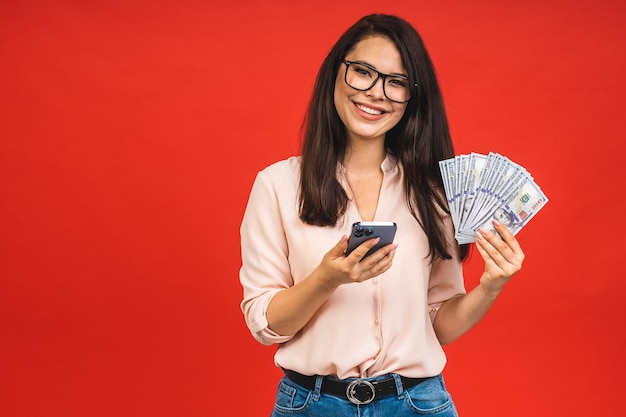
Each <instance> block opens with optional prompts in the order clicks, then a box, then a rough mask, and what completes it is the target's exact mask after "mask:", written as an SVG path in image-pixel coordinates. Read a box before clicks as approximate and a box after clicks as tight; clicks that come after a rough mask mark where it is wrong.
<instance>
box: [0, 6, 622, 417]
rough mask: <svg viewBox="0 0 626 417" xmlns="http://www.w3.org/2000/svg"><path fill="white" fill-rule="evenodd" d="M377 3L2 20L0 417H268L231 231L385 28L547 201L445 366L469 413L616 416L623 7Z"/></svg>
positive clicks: (465, 133) (79, 11)
mask: <svg viewBox="0 0 626 417" xmlns="http://www.w3.org/2000/svg"><path fill="white" fill-rule="evenodd" d="M383 3H384V2H380V1H370V0H362V1H345V2H338V1H329V0H318V1H315V2H302V3H300V2H290V1H286V0H285V1H279V0H266V1H263V2H256V1H237V0H233V1H228V2H219V3H218V2H207V1H172V0H162V1H134V2H128V4H127V2H124V1H121V0H120V1H114V0H111V1H103V0H92V1H87V2H83V1H70V0H67V1H58V0H57V1H37V0H31V1H27V0H26V1H17V0H14V1H9V0H5V1H3V2H2V4H1V5H0V137H1V147H0V152H1V153H0V158H1V160H0V196H1V197H0V199H1V200H0V219H2V231H1V232H0V251H1V252H0V253H1V255H0V256H1V258H0V259H1V268H0V271H1V272H0V273H1V277H0V280H1V285H0V415H2V416H7V417H18V416H44V415H45V416H90V417H97V416H190V417H191V416H215V415H269V413H270V410H271V407H272V404H273V395H274V390H275V386H276V381H277V379H278V377H279V376H280V372H279V371H278V370H277V369H276V368H275V367H274V366H273V362H272V355H273V351H274V348H273V347H269V348H268V347H263V346H261V345H259V344H257V343H256V342H255V341H254V340H253V339H252V337H251V336H250V334H249V333H248V330H247V329H246V327H245V325H244V322H243V318H242V315H241V313H240V311H239V301H240V297H241V290H240V287H239V283H238V269H239V265H240V258H239V241H238V238H239V236H238V228H239V223H240V220H241V216H242V214H243V210H244V207H245V204H246V200H247V196H248V192H249V190H250V186H251V184H252V181H253V179H254V176H255V174H256V172H257V171H258V170H260V169H261V168H263V167H264V166H266V165H268V164H269V163H271V162H274V161H276V160H279V159H283V158H285V157H288V156H290V155H292V154H295V153H297V152H298V143H299V142H298V130H299V126H300V123H301V120H302V116H303V113H304V109H305V106H306V104H307V101H308V97H309V93H310V90H311V87H312V83H313V79H314V76H315V74H316V72H317V69H318V67H319V64H320V63H321V60H322V59H323V57H324V55H325V53H326V52H327V51H328V50H329V48H330V47H331V45H332V44H333V43H334V42H335V40H336V39H337V38H338V36H339V35H340V34H341V33H342V32H343V30H345V29H346V28H347V27H348V26H349V25H350V24H352V23H353V22H354V21H355V20H356V19H357V18H358V17H360V16H362V15H364V14H367V13H371V12H388V13H395V14H399V15H401V16H403V17H405V18H406V19H408V20H409V21H411V22H412V23H413V24H415V25H416V27H417V28H418V30H419V31H420V32H421V34H422V35H423V37H424V40H425V42H426V44H427V46H428V48H429V50H430V52H431V55H432V57H433V60H434V62H435V65H436V68H437V71H438V73H439V76H440V81H441V84H442V89H443V92H444V96H445V100H446V103H447V108H448V113H449V114H448V115H449V119H450V123H451V128H452V133H453V136H454V139H455V143H456V146H457V152H458V153H467V152H472V151H475V152H481V153H487V152H489V151H491V150H493V151H497V152H499V153H502V154H504V155H506V156H508V157H510V158H511V159H513V160H514V161H516V162H518V163H520V164H522V165H524V166H525V167H526V168H528V169H529V170H530V171H531V172H532V173H533V175H534V176H535V178H536V180H537V182H538V183H539V184H540V185H541V187H542V188H543V190H544V191H545V192H546V194H547V195H548V197H549V198H550V200H551V201H550V202H549V203H548V205H547V206H546V207H545V208H544V210H543V211H542V212H541V213H540V214H539V215H538V216H537V217H536V218H535V219H533V220H532V222H531V223H530V225H529V226H528V227H527V228H526V229H524V230H523V231H522V232H521V233H520V234H519V235H518V237H519V240H520V241H521V243H522V245H523V247H524V249H525V252H526V254H527V261H526V263H525V265H524V269H523V270H522V272H520V273H519V274H518V275H517V276H516V278H515V279H514V281H513V282H512V283H511V284H510V285H509V287H508V288H507V289H506V291H505V293H504V294H503V296H502V297H501V299H500V300H499V301H498V303H497V304H496V306H495V307H494V310H493V311H492V312H491V313H490V314H489V315H488V316H487V318H486V319H485V320H484V321H483V322H482V323H481V324H479V325H478V326H477V327H476V328H475V329H474V330H473V331H472V332H471V333H469V334H468V335H466V336H465V337H464V338H462V339H461V340H459V341H458V342H456V343H454V344H453V345H451V346H448V347H447V348H446V350H447V352H448V356H449V364H448V367H447V368H446V371H445V375H446V378H447V381H448V387H449V389H450V390H451V391H452V393H453V395H454V397H455V399H456V402H457V405H458V408H459V410H460V412H461V415H462V416H465V417H468V416H481V417H485V416H498V417H501V416H508V417H514V416H529V415H532V416H552V415H567V416H586V415H603V416H617V415H622V414H621V413H620V411H618V410H622V409H623V407H622V405H623V400H619V398H620V395H621V393H622V391H623V387H624V384H623V377H622V373H623V372H624V371H625V366H624V365H625V360H624V347H625V341H626V340H625V339H626V336H625V332H624V325H623V318H624V313H625V310H626V309H625V307H624V305H625V303H624V290H625V289H626V285H625V284H624V273H623V256H624V255H623V254H624V249H625V246H626V245H625V244H624V233H625V231H626V230H625V229H626V228H625V227H624V226H625V221H624V215H623V213H622V211H623V205H624V188H625V186H626V182H625V180H624V163H623V158H624V157H623V153H624V150H625V145H624V135H625V134H626V127H625V125H624V120H623V113H624V105H623V98H624V94H625V93H626V91H625V84H626V83H625V81H624V68H625V66H624V64H625V54H626V53H625V51H626V41H625V40H626V36H625V35H626V3H624V2H623V1H618V0H614V1H611V0H595V1H594V0H582V1H576V0H571V1H556V0H550V1H540V0H529V1H524V2H507V3H511V4H505V2H496V1H493V0H492V1H486V0H479V1H473V2H468V1H460V0H444V1H437V2H435V1H432V2H425V1H414V0H410V1H397V2H394V3H395V4H394V5H384V4H383ZM481 267H482V263H481V262H480V259H479V256H478V254H477V253H475V255H474V257H473V258H472V260H471V261H470V262H469V263H468V264H467V267H466V275H467V286H468V287H470V288H471V287H473V286H474V285H475V284H476V280H477V276H478V274H479V272H480V269H481ZM622 412H623V411H622Z"/></svg>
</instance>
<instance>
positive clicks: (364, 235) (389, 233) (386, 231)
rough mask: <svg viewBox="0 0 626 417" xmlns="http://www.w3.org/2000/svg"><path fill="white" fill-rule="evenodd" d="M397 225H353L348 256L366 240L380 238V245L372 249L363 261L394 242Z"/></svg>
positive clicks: (381, 223)
mask: <svg viewBox="0 0 626 417" xmlns="http://www.w3.org/2000/svg"><path fill="white" fill-rule="evenodd" d="M396 229H397V226H396V223H395V222H356V223H354V224H353V225H352V232H351V233H350V238H349V239H348V249H346V256H348V255H350V253H351V252H352V251H353V250H354V249H356V248H357V247H358V246H359V245H360V244H361V243H363V242H365V241H366V240H370V239H373V238H375V237H379V238H380V240H379V241H378V243H377V244H376V245H375V246H374V247H373V248H371V249H370V250H369V251H367V253H366V254H365V256H364V257H363V258H362V259H361V260H363V259H365V258H367V257H368V256H370V255H371V254H372V253H374V252H376V251H377V250H378V249H380V248H382V247H383V246H385V245H388V244H390V243H392V242H393V238H394V237H395V236H396Z"/></svg>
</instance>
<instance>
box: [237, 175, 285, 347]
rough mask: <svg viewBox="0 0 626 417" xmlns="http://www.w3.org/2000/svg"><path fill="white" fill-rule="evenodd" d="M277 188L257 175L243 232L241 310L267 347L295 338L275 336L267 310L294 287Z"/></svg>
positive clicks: (244, 219) (240, 277)
mask: <svg viewBox="0 0 626 417" xmlns="http://www.w3.org/2000/svg"><path fill="white" fill-rule="evenodd" d="M274 187H275V184H272V183H271V182H270V181H269V180H268V178H267V177H266V176H265V175H264V173H263V171H261V172H260V173H259V174H258V175H257V177H256V179H255V181H254V184H253V186H252V191H251V192H250V197H249V199H248V205H247V207H246V211H245V213H244V217H243V220H242V223H241V229H240V233H241V259H242V266H241V269H240V272H239V279H240V282H241V285H242V287H243V301H242V302H241V310H242V312H243V314H244V317H245V320H246V324H247V326H248V328H249V329H250V332H251V333H252V335H253V336H254V338H255V339H256V340H258V341H259V342H261V343H263V344H265V345H270V344H273V343H282V342H286V341H288V340H289V339H291V338H292V337H293V335H289V336H281V335H278V334H276V333H275V332H273V331H272V330H271V329H270V328H269V327H268V321H267V307H268V305H269V303H270V301H271V300H272V298H273V297H274V295H276V293H277V292H279V291H281V290H283V289H285V288H289V287H291V286H292V285H293V278H292V276H291V272H290V267H289V262H288V251H289V248H288V245H287V239H286V236H285V229H284V224H283V220H282V217H281V210H280V202H279V201H278V195H277V193H276V191H275V188H274Z"/></svg>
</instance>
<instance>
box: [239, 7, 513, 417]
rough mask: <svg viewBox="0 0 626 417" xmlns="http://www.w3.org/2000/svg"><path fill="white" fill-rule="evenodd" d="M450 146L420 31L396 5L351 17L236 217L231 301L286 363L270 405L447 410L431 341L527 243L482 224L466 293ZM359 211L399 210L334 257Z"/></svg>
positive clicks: (462, 315) (486, 298)
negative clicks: (297, 131)
mask: <svg viewBox="0 0 626 417" xmlns="http://www.w3.org/2000/svg"><path fill="white" fill-rule="evenodd" d="M453 155H454V151H453V146H452V142H451V139H450V134H449V129H448V125H447V120H446V115H445V111H444V106H443V102H442V98H441V93H440V90H439V86H438V83H437V80H436V77H435V73H434V69H433V66H432V63H431V61H430V58H429V56H428V53H427V52H426V49H425V47H424V45H423V43H422V41H421V39H420V36H419V35H418V33H417V32H416V31H415V29H414V28H413V27H412V26H411V25H410V24H409V23H407V22H406V21H404V20H403V19H400V18H398V17H395V16H388V15H371V16H366V17H364V18H362V19H360V20H359V21H358V22H356V23H355V24H354V25H353V26H352V27H351V28H349V29H348V30H347V32H346V33H344V34H343V35H342V36H341V38H340V39H339V41H338V42H337V43H336V44H335V46H334V47H333V48H332V50H331V51H330V53H329V54H328V56H327V57H326V59H325V60H324V62H323V64H322V67H321V69H320V71H319V74H318V77H317V80H316V84H315V87H314V91H313V97H312V100H311V103H310V107H309V110H308V113H307V120H306V124H305V131H304V142H303V150H302V155H301V156H300V157H292V158H289V159H287V160H285V161H280V162H278V163H275V164H273V165H271V166H269V167H268V168H266V169H264V170H263V171H261V172H260V173H259V174H258V176H257V178H256V180H255V183H254V185H253V188H252V191H251V194H250V198H249V202H248V207H247V209H246V212H245V215H244V219H243V222H242V226H241V246H242V261H243V264H242V268H241V272H240V279H241V283H242V285H243V288H244V299H243V301H242V304H241V307H242V310H243V312H244V315H245V318H246V323H247V325H248V326H249V328H250V330H251V332H252V334H253V335H254V337H255V338H256V339H257V340H258V341H260V342H261V343H264V344H273V343H276V344H278V350H277V353H276V356H275V362H276V364H277V366H280V367H281V368H283V369H284V370H285V376H284V378H283V379H282V380H281V381H280V384H279V387H278V393H277V396H276V404H275V407H274V412H273V414H272V415H273V416H282V415H293V414H298V415H303V416H324V417H329V416H356V415H369V414H366V413H368V412H373V411H369V410H377V411H376V412H377V413H379V414H376V415H380V416H387V415H388V416H404V415H414V414H415V413H422V412H427V413H429V414H430V415H437V416H455V415H457V414H456V410H455V407H454V404H453V403H452V400H451V398H450V395H449V394H448V392H447V391H446V389H445V386H444V383H443V379H442V377H441V372H442V370H443V368H444V365H445V355H444V353H443V350H442V348H441V345H442V344H445V343H449V342H452V341H453V340H455V339H456V338H458V337H459V336H461V335H462V334H463V333H465V332H466V331H467V330H469V329H470V328H471V327H472V326H473V325H474V324H476V323H477V322H478V321H479V320H480V319H481V318H482V317H483V316H484V315H485V314H486V312H487V311H488V310H489V308H490V307H491V305H492V304H493V302H494V301H495V299H496V297H497V296H498V295H499V294H500V292H501V291H502V288H503V287H504V285H505V284H506V283H507V282H508V280H509V279H510V278H511V276H512V275H513V274H515V273H516V272H517V271H518V270H519V269H520V268H521V264H522V261H523V258H524V255H523V252H522V250H521V248H520V246H519V244H518V242H517V241H516V239H515V238H514V237H513V236H512V235H511V233H510V232H509V231H508V230H507V229H506V227H504V226H503V225H502V224H500V223H498V222H497V221H496V222H494V224H495V225H496V226H495V227H496V230H497V232H498V233H500V235H501V236H502V239H501V238H500V237H498V236H497V235H496V234H495V233H493V232H490V231H488V230H480V231H478V232H477V244H476V247H477V248H478V251H479V253H480V255H481V256H482V258H483V259H484V261H485V270H484V273H483V274H482V276H481V278H480V284H479V285H478V286H477V287H476V288H475V289H474V290H472V291H471V292H469V293H466V291H465V288H464V284H463V276H462V267H461V262H462V260H463V259H464V258H465V257H466V255H467V249H468V248H467V246H463V247H459V246H458V245H457V244H456V242H455V241H454V238H453V235H454V231H453V226H452V223H451V220H450V217H449V212H448V211H447V205H446V203H445V200H444V199H443V198H442V195H443V191H442V190H443V186H442V180H441V177H440V175H439V170H438V161H439V160H443V159H447V158H450V157H452V156H453ZM371 220H377V221H393V222H396V223H397V225H398V230H397V234H396V238H395V241H394V243H393V244H389V245H386V246H384V247H382V248H381V249H379V250H377V251H376V252H374V253H373V254H372V255H371V256H368V257H367V258H363V256H364V254H365V253H366V252H368V250H369V249H370V248H372V247H373V246H374V245H375V244H376V243H377V239H371V240H368V241H366V242H365V243H363V244H361V245H360V246H359V247H358V248H357V249H356V250H354V251H353V252H352V253H350V255H348V256H346V255H345V250H346V247H347V235H348V233H349V231H350V228H351V226H352V224H353V223H354V222H357V221H371ZM361 260H362V262H361ZM368 409H369V410H368ZM372 415H374V414H372Z"/></svg>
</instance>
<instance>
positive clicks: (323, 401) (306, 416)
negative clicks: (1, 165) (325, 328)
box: [271, 374, 458, 417]
mask: <svg viewBox="0 0 626 417" xmlns="http://www.w3.org/2000/svg"><path fill="white" fill-rule="evenodd" d="M391 375H393V377H394V378H395V380H396V388H397V391H398V392H397V394H394V395H389V396H386V397H382V398H376V399H375V400H374V401H373V402H371V403H369V404H365V405H355V404H352V403H351V402H350V401H349V400H348V399H347V398H341V397H336V396H333V395H330V394H322V393H320V387H321V378H322V377H317V381H316V384H315V389H314V390H312V391H311V390H308V389H306V388H303V387H301V386H300V385H298V384H296V383H295V382H293V381H291V380H290V379H289V378H288V377H287V376H284V377H283V378H282V379H281V381H280V384H279V385H278V392H277V394H276V403H275V404H274V411H273V412H272V415H271V417H284V416H303V417H405V416H432V417H458V414H457V411H456V408H455V406H454V403H453V402H452V398H451V397H450V394H449V393H448V391H447V390H446V387H445V385H444V382H443V377H442V376H441V375H438V376H434V377H432V378H428V379H427V380H425V381H424V382H422V383H420V384H418V385H416V386H414V387H412V388H409V389H408V390H404V389H403V388H402V384H401V382H400V378H399V377H398V376H397V375H395V374H391ZM388 377H389V375H382V376H379V377H373V378H366V379H367V380H368V381H376V380H379V379H384V378H388Z"/></svg>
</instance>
